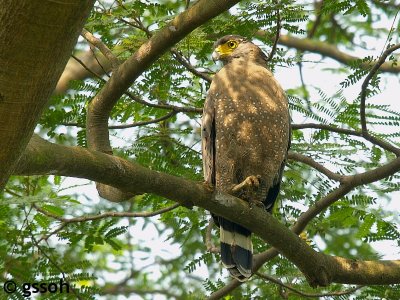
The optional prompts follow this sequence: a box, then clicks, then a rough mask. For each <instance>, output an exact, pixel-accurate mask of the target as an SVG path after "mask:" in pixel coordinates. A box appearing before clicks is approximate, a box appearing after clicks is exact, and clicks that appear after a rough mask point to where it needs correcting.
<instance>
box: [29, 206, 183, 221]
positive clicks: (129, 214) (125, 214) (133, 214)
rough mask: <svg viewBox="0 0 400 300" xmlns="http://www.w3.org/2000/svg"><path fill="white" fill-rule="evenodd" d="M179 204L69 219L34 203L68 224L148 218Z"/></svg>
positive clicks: (49, 214) (52, 216) (40, 209)
mask: <svg viewBox="0 0 400 300" xmlns="http://www.w3.org/2000/svg"><path fill="white" fill-rule="evenodd" d="M179 206H180V204H179V203H175V204H173V205H171V206H168V207H164V208H161V209H159V210H155V211H141V212H117V211H108V212H105V213H102V214H98V215H94V216H82V217H75V218H69V219H68V218H63V217H60V216H57V215H54V214H52V213H50V212H48V211H47V210H45V209H43V208H40V207H38V206H36V205H34V207H35V209H36V210H37V211H39V212H41V213H42V214H44V215H46V216H48V217H50V218H53V219H56V220H58V221H60V222H63V223H67V224H70V223H78V222H86V221H92V220H99V219H105V218H110V217H111V218H116V217H118V218H138V217H141V218H147V217H154V216H157V215H161V214H163V213H165V212H168V211H171V210H173V209H175V208H177V207H179Z"/></svg>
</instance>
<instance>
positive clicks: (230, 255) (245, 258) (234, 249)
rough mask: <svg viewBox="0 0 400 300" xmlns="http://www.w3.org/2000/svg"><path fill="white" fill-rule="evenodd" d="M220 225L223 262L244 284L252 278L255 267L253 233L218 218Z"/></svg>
mask: <svg viewBox="0 0 400 300" xmlns="http://www.w3.org/2000/svg"><path fill="white" fill-rule="evenodd" d="M218 223H219V225H220V240H221V260H222V264H223V265H224V267H225V268H227V269H228V271H229V273H230V274H231V276H232V277H234V278H236V279H237V280H239V281H241V282H243V281H246V280H247V279H249V278H250V276H251V269H252V267H253V244H252V242H251V232H250V231H249V230H247V229H246V228H244V227H242V226H240V225H239V224H235V223H233V222H231V221H228V220H226V219H223V218H218Z"/></svg>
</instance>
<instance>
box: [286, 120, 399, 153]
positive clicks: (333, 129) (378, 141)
mask: <svg viewBox="0 0 400 300" xmlns="http://www.w3.org/2000/svg"><path fill="white" fill-rule="evenodd" d="M306 128H313V129H322V130H328V131H331V132H336V133H340V134H347V135H353V136H359V137H363V138H365V139H366V140H367V141H369V142H371V143H372V144H374V145H377V146H379V147H381V148H382V149H385V150H387V151H390V152H392V153H394V154H395V155H396V156H400V148H398V147H395V146H393V145H392V144H390V143H388V142H386V141H383V140H381V139H379V138H376V137H374V136H372V135H371V134H369V133H366V134H363V133H362V132H361V131H358V130H352V129H345V128H338V127H335V126H332V125H326V124H316V123H305V124H292V129H294V130H298V129H306Z"/></svg>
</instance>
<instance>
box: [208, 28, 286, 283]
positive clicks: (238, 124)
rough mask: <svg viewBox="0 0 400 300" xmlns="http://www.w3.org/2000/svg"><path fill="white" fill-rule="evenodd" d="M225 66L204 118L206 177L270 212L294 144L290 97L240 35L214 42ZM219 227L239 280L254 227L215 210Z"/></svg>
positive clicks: (226, 260)
mask: <svg viewBox="0 0 400 300" xmlns="http://www.w3.org/2000/svg"><path fill="white" fill-rule="evenodd" d="M212 57H213V60H220V61H222V63H223V65H224V66H223V68H222V69H221V70H220V71H219V72H218V73H217V74H216V75H215V76H214V77H213V80H212V83H211V86H210V89H209V91H208V95H207V98H206V101H205V104H204V111H203V118H202V155H203V168H204V177H205V181H206V182H207V183H209V184H211V185H213V186H214V187H215V190H216V192H217V193H218V192H224V193H230V194H233V195H235V196H237V197H239V198H241V199H244V200H246V201H249V202H250V204H251V203H255V204H262V206H263V207H265V209H266V210H267V211H268V212H271V210H272V207H273V205H274V202H275V200H276V198H277V196H278V193H279V189H280V183H281V180H282V172H283V168H284V165H285V161H286V157H287V151H288V148H289V144H290V116H289V110H288V101H287V98H286V96H285V93H284V91H283V89H282V87H281V86H280V84H279V83H278V82H277V81H276V79H275V78H274V77H273V75H272V73H271V72H270V71H269V70H268V69H267V67H266V63H267V57H266V55H265V54H264V53H263V52H262V50H261V49H260V48H259V47H258V46H256V45H255V44H253V43H252V42H250V41H249V40H247V39H246V38H244V37H241V36H238V35H227V36H224V37H223V38H221V39H219V40H218V41H217V42H215V44H214V52H213V54H212ZM213 218H214V221H215V223H216V224H217V226H219V227H220V242H221V260H222V263H223V265H224V266H225V267H226V268H228V270H229V272H230V273H231V275H232V276H233V277H235V278H237V279H238V280H240V281H244V280H247V279H248V278H249V277H250V276H251V271H252V260H253V246H252V242H251V232H250V231H249V230H248V229H246V228H244V227H242V226H240V225H238V224H236V223H235V222H232V221H229V220H227V219H224V218H222V217H219V216H216V215H213Z"/></svg>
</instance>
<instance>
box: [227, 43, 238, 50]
mask: <svg viewBox="0 0 400 300" xmlns="http://www.w3.org/2000/svg"><path fill="white" fill-rule="evenodd" d="M227 44H228V47H229V48H231V49H235V48H237V46H238V43H237V42H236V41H228V43H227Z"/></svg>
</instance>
